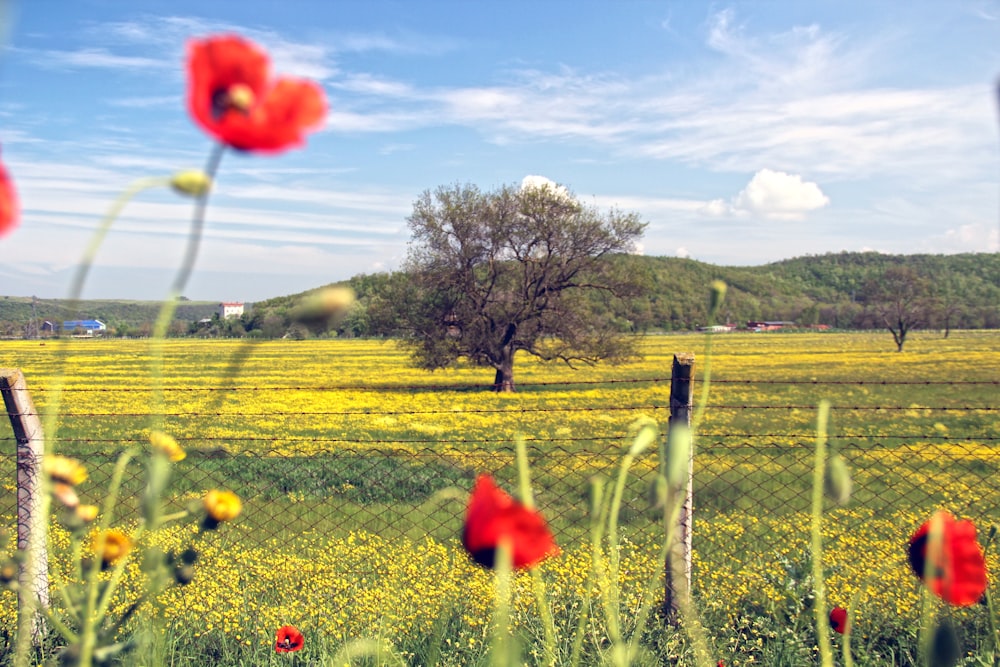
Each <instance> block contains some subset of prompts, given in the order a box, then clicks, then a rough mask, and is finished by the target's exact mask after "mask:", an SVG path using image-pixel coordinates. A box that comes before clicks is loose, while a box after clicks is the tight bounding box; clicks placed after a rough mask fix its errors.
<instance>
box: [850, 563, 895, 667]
mask: <svg viewBox="0 0 1000 667" xmlns="http://www.w3.org/2000/svg"><path fill="white" fill-rule="evenodd" d="M899 565H900V563H899V561H897V560H887V561H885V562H884V563H882V566H881V567H880V568H879V569H877V570H875V572H874V574H870V575H868V576H867V577H865V578H864V580H862V582H861V586H860V587H859V588H858V590H856V591H854V595H852V596H851V602H850V604H849V606H848V608H847V631H846V632H845V633H844V642H843V650H842V659H843V661H844V667H853V666H854V656H853V655H851V637H852V636H853V634H854V617H855V615H856V614H857V612H858V606H859V603H860V601H861V598H862V597H863V596H864V595H865V594H867V592H868V587H869V586H870V585H871V582H873V581H882V580H883V578H884V577H885V574H886V573H887V572H888V571H889V570H891V569H893V568H896V567H899Z"/></svg>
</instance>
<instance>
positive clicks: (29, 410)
mask: <svg viewBox="0 0 1000 667" xmlns="http://www.w3.org/2000/svg"><path fill="white" fill-rule="evenodd" d="M0 393H2V394H3V403H4V406H5V407H6V409H7V416H8V417H9V418H10V425H11V426H12V427H13V429H14V439H15V440H16V441H17V548H18V549H19V550H21V551H23V552H24V553H25V556H26V558H25V560H24V562H22V563H21V567H20V571H19V573H18V583H19V584H20V586H19V589H18V609H19V612H18V613H19V614H20V613H21V612H23V611H24V610H25V609H27V608H28V605H33V606H32V608H34V609H36V610H38V611H37V612H36V614H35V618H34V622H33V625H32V637H33V638H34V639H38V638H39V637H40V636H41V634H42V629H43V620H42V615H41V611H40V609H41V608H43V607H48V605H49V557H48V548H47V547H46V536H45V531H46V529H47V528H48V522H47V521H46V517H44V516H42V491H43V489H42V477H41V475H42V455H43V452H44V451H45V443H44V438H43V436H42V421H41V420H40V419H39V418H38V413H37V412H36V411H35V406H34V403H33V402H32V400H31V394H29V393H28V385H27V383H26V382H25V381H24V375H23V374H22V373H21V371H20V369H17V368H0ZM32 592H33V593H34V594H35V596H36V597H35V601H34V602H32V601H29V600H28V598H27V596H28V595H29V594H30V593H32ZM34 605H37V606H34Z"/></svg>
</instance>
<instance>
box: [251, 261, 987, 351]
mask: <svg viewBox="0 0 1000 667" xmlns="http://www.w3.org/2000/svg"><path fill="white" fill-rule="evenodd" d="M610 261H614V262H619V263H622V264H623V265H624V267H625V268H626V269H627V270H628V271H631V272H633V273H635V274H638V275H639V276H640V277H641V279H642V281H643V283H644V285H645V289H644V290H643V293H642V294H641V295H640V296H638V297H636V298H632V299H629V300H627V301H625V302H618V303H614V302H604V301H601V302H596V301H595V302H594V303H593V304H591V305H592V308H593V313H594V316H595V317H606V318H613V319H614V320H616V321H617V322H618V323H619V325H620V327H621V328H622V329H623V330H630V331H636V332H647V331H680V330H690V329H694V328H696V327H699V326H703V325H705V324H706V323H707V318H708V285H709V283H710V282H711V281H712V280H716V279H720V280H723V281H725V282H726V283H727V285H728V286H729V290H728V294H727V297H726V301H725V306H724V308H723V311H722V318H721V319H723V320H725V321H726V322H728V323H732V324H737V325H742V324H745V323H746V321H748V320H781V321H789V322H795V323H797V324H799V325H802V326H809V325H815V324H825V325H828V326H830V327H833V328H871V327H876V328H881V326H882V323H881V322H879V321H875V320H874V319H873V317H872V314H871V312H870V311H869V309H867V308H866V296H867V295H866V290H868V288H870V286H871V285H872V284H873V283H877V282H878V280H879V278H880V276H882V275H883V274H884V273H885V271H886V270H887V269H888V268H889V267H893V266H906V267H909V268H910V269H912V270H913V272H914V273H915V274H916V275H917V276H919V277H920V279H921V289H922V290H923V291H924V294H923V296H922V300H923V304H922V305H923V307H924V308H925V310H926V321H925V323H924V325H923V328H945V327H950V328H998V327H1000V254H997V253H976V254H962V255H883V254H880V253H846V252H845V253H836V254H827V255H818V256H808V257H799V258H795V259H789V260H784V261H781V262H775V263H772V264H765V265H761V266H748V267H730V266H715V265H712V264H706V263H704V262H698V261H695V260H691V259H681V258H673V257H645V256H638V255H619V256H616V257H613V258H611V260H610ZM406 280H407V276H406V275H405V274H403V273H392V274H389V273H379V274H372V275H361V276H355V277H354V278H352V279H350V280H348V281H344V282H342V283H338V284H346V285H350V286H351V287H352V288H354V290H355V291H356V292H357V295H358V303H357V304H356V306H355V308H354V309H353V310H352V312H351V313H350V314H349V315H348V317H347V318H346V319H344V320H343V321H341V322H340V323H339V324H338V325H337V333H338V335H347V336H392V335H395V334H396V333H398V321H397V314H396V313H395V311H394V304H393V303H392V300H391V298H390V297H389V295H390V294H391V293H392V286H393V284H394V283H395V282H398V281H403V282H405V281H406ZM301 297H302V295H290V296H285V297H279V298H276V299H270V300H267V301H263V302H260V303H258V304H256V305H255V307H254V312H253V315H252V317H251V319H250V321H248V322H247V324H249V325H250V328H251V329H253V328H259V326H257V325H259V324H262V323H263V322H265V321H267V322H269V324H270V327H271V328H272V329H278V328H280V327H281V326H294V325H293V324H292V323H291V322H290V321H289V319H288V313H289V311H290V310H291V309H292V308H293V307H294V306H295V304H297V303H298V301H299V300H300V299H301ZM946 319H947V322H945V320H946Z"/></svg>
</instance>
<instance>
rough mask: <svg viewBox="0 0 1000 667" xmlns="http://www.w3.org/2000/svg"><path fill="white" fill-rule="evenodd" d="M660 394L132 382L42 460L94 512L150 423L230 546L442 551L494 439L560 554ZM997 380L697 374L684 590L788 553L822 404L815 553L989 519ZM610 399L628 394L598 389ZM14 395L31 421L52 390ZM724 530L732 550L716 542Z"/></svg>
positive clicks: (5, 434)
mask: <svg viewBox="0 0 1000 667" xmlns="http://www.w3.org/2000/svg"><path fill="white" fill-rule="evenodd" d="M669 383H670V378H669V377H655V378H641V379H630V378H625V379H612V380H601V381H599V382H593V383H590V382H582V381H574V382H538V383H526V384H522V385H519V387H518V389H519V392H520V393H519V394H518V395H517V396H518V397H519V398H518V399H517V401H518V402H516V403H514V402H511V401H510V400H507V401H497V400H494V399H493V397H492V396H491V395H488V394H487V390H488V389H489V387H488V386H484V385H440V384H438V385H431V384H412V385H398V384H397V385H390V384H377V383H375V384H372V385H365V386H361V385H357V384H347V385H335V384H330V385H309V384H302V385H283V386H277V385H274V386H247V385H244V386H240V385H235V384H234V385H233V386H229V385H219V386H200V387H198V386H196V387H184V386H175V387H166V388H164V389H163V390H162V394H163V396H164V398H163V400H162V406H161V407H160V408H159V409H153V408H151V407H150V406H152V405H154V404H155V401H154V400H152V399H151V397H153V396H154V390H153V389H152V388H150V387H137V386H114V387H108V386H102V387H93V388H91V387H66V388H64V389H62V390H60V391H61V395H62V397H63V400H62V408H61V410H60V414H59V416H58V424H59V437H58V443H57V446H58V449H59V451H60V453H63V454H67V455H71V456H74V457H77V458H79V459H81V460H82V461H83V462H84V463H85V464H86V465H87V468H88V470H89V471H90V481H88V483H87V487H86V488H85V489H81V491H82V492H83V493H84V495H87V494H90V497H89V498H85V501H89V502H96V501H97V500H99V498H100V493H101V490H102V489H104V488H106V486H107V483H108V481H109V478H110V475H111V471H112V468H113V466H114V462H115V459H116V457H117V455H118V453H119V452H120V451H121V450H122V449H123V448H125V447H127V446H129V445H133V444H142V443H145V442H147V435H146V434H147V433H148V431H149V428H150V425H151V424H154V425H157V426H158V427H160V428H163V429H164V430H166V431H167V432H169V433H171V434H172V435H174V436H175V437H176V439H177V440H178V442H179V443H180V444H181V445H182V446H183V447H184V448H185V450H186V451H187V452H188V456H187V458H186V459H185V460H183V461H181V462H179V463H178V464H176V468H175V473H174V479H173V485H172V494H173V495H172V499H171V502H172V503H173V504H174V505H175V506H177V507H182V506H183V505H184V504H185V503H186V502H187V501H189V500H190V499H192V498H196V497H198V496H200V495H201V494H202V493H203V492H204V491H205V490H208V489H211V488H228V489H231V490H233V491H235V492H236V493H238V494H239V495H240V496H241V497H242V498H244V500H245V504H246V508H245V512H244V514H243V516H242V517H241V518H240V520H239V522H238V524H237V525H238V526H242V529H243V531H244V532H243V533H242V534H243V535H244V536H245V539H250V540H258V541H260V540H265V539H276V540H286V541H287V540H288V539H289V538H291V537H294V536H296V535H304V534H323V535H328V536H330V538H331V539H334V538H337V537H339V536H346V535H348V534H350V533H352V532H357V531H367V532H372V533H377V534H378V535H380V536H382V537H384V538H386V539H388V540H396V539H413V540H416V539H421V538H424V537H427V536H429V537H431V538H434V539H437V540H441V541H452V542H453V541H455V540H457V536H458V535H459V534H460V530H461V522H462V518H463V513H464V507H462V506H461V505H460V504H457V503H454V502H439V492H440V491H442V490H443V489H447V488H452V487H456V488H459V489H462V490H468V489H469V488H470V487H471V485H472V480H473V479H474V477H475V475H476V474H478V473H480V472H490V473H492V474H493V475H494V476H495V477H496V478H497V479H498V481H499V482H500V484H501V485H502V486H505V487H506V488H508V489H514V488H516V480H517V471H516V466H515V460H514V450H513V443H514V442H515V440H516V439H517V438H518V437H523V439H524V440H525V442H526V445H527V450H528V455H529V459H530V461H531V467H532V475H533V482H534V485H535V489H536V494H537V503H538V505H539V508H540V510H541V511H542V512H543V513H544V515H545V516H546V517H547V519H548V520H549V521H550V522H551V524H552V525H553V527H554V529H555V531H556V532H557V535H559V540H560V542H561V543H562V544H563V545H564V546H565V545H571V544H574V543H582V542H583V541H584V540H586V539H587V535H588V532H589V522H590V517H589V515H588V500H587V497H588V489H589V486H590V480H591V479H592V478H594V477H595V476H603V477H606V478H610V477H612V476H613V475H615V474H616V472H617V469H618V466H619V465H620V463H621V460H622V454H623V451H624V450H623V447H627V445H628V440H627V424H628V423H629V422H630V421H631V420H632V419H634V418H635V416H636V415H639V414H644V415H649V416H652V417H653V418H654V419H655V420H657V422H659V423H660V424H661V428H663V429H664V430H665V429H666V424H667V419H668V417H669V414H670V413H669V409H670V400H669ZM695 384H696V386H697V384H698V380H697V379H696V382H695ZM998 384H1000V381H993V380H989V381H967V382H964V381H953V380H947V379H938V378H934V379H929V380H915V381H896V382H892V381H883V380H872V379H858V380H853V381H852V380H834V381H830V380H826V381H820V380H798V379H789V380H781V379H773V378H762V379H756V378H721V379H713V380H712V386H713V397H712V400H711V401H710V402H709V403H708V404H707V405H705V406H702V407H700V408H699V410H700V411H701V412H700V413H699V414H700V417H698V418H697V419H696V420H699V423H698V428H697V435H696V443H695V444H696V453H695V458H694V477H693V493H694V509H693V517H694V524H693V540H692V543H693V551H694V554H695V579H694V584H695V587H696V588H697V587H698V585H699V584H698V582H699V579H698V573H699V569H704V568H707V567H709V565H708V564H709V563H711V564H712V567H719V564H720V563H728V565H726V567H728V568H729V570H730V571H731V572H733V573H737V572H738V571H739V568H741V567H752V566H753V564H754V562H755V561H757V560H759V559H761V558H763V557H764V556H765V554H766V553H767V552H768V551H771V550H774V549H775V548H776V544H778V543H779V542H782V541H785V540H787V533H786V532H785V528H783V527H785V526H787V525H789V524H790V523H793V524H795V525H798V526H799V528H800V532H801V533H802V536H803V539H805V534H806V532H807V531H806V529H805V526H804V525H803V523H802V521H803V517H804V516H807V515H808V512H809V507H810V502H811V493H812V488H811V480H812V471H813V465H814V450H815V442H816V434H815V430H814V429H813V428H812V423H813V421H814V420H815V411H816V407H815V406H816V402H817V398H818V397H825V398H828V399H829V400H831V402H832V419H833V424H834V425H835V428H834V430H833V432H832V434H831V436H832V439H831V443H832V446H833V448H834V449H835V450H837V451H839V452H840V453H841V455H842V456H843V457H844V458H845V460H846V462H847V464H848V466H849V468H850V470H851V471H852V476H853V481H854V492H853V497H852V502H851V505H850V507H849V508H848V509H843V510H837V509H832V508H831V513H832V515H833V516H834V517H835V519H836V520H835V522H834V524H835V528H832V529H831V532H830V535H829V539H830V544H831V547H832V548H837V545H839V544H841V545H846V544H849V543H850V537H851V535H852V534H853V533H855V532H856V531H858V530H860V529H861V528H862V527H863V526H864V525H865V524H866V522H870V521H871V520H872V519H873V518H876V517H877V518H882V519H884V518H887V517H890V518H892V520H893V521H895V522H896V524H898V525H897V529H898V531H899V535H900V536H901V537H900V540H901V544H902V542H903V541H905V538H906V537H907V536H908V535H909V533H910V532H912V530H913V529H914V528H915V527H916V525H917V524H914V523H913V521H914V520H915V517H920V516H925V515H929V513H930V512H931V511H932V510H933V509H936V508H945V509H949V510H950V511H952V512H953V513H954V514H956V515H959V516H963V517H966V518H970V519H973V520H974V521H976V522H977V523H978V524H979V525H981V526H989V525H992V524H995V523H997V522H998V521H1000V484H998V483H997V480H998V479H1000V477H998V473H1000V444H998V440H1000V426H998V422H1000V419H998V418H1000V408H998V407H997V406H996V405H993V404H992V400H991V397H992V396H993V395H994V394H993V392H994V390H995V388H996V386H997V385H998ZM636 387H642V388H643V389H642V391H641V392H635V391H633V389H634V388H636ZM619 388H628V390H629V391H628V392H626V393H620V394H614V393H610V394H609V393H608V392H607V391H604V390H608V391H612V392H613V391H614V390H616V389H619ZM594 389H597V390H598V391H596V392H595V391H592V390H594ZM880 389H886V390H888V391H887V393H886V394H885V395H880V394H879V393H878V391H877V390H880ZM32 391H33V394H34V395H35V402H36V403H37V404H39V405H41V406H42V407H40V408H39V409H38V412H37V415H38V416H39V417H40V418H41V419H43V420H44V419H45V418H46V417H47V416H48V415H47V413H46V407H44V406H45V405H46V404H52V403H53V401H52V400H51V395H52V394H53V393H54V390H53V389H46V388H44V387H43V388H33V390H32ZM696 395H697V391H696ZM416 396H423V397H425V399H426V400H422V401H417V400H415V398H414V397H416ZM470 397H471V398H470ZM467 399H468V400H467ZM765 399H766V400H765ZM904 401H905V402H904ZM129 406H132V407H129ZM15 444H16V443H15V442H14V438H13V436H12V435H11V434H10V431H9V430H8V429H7V427H5V426H4V427H0V453H2V455H0V475H2V479H3V480H5V481H4V493H3V494H2V497H0V512H2V514H3V515H4V516H7V517H13V516H14V513H15V510H16V507H15V504H16V496H15V493H14V487H13V480H14V478H15V468H16V464H17V461H16V458H15V455H14V452H15ZM658 466H659V461H658V460H657V456H656V454H655V453H653V454H650V455H648V456H646V457H644V458H643V459H641V460H640V461H638V462H637V463H636V465H635V466H634V468H633V471H632V475H631V476H630V477H629V481H628V483H627V486H626V491H625V495H624V499H623V508H622V514H621V521H622V531H623V534H624V535H625V536H626V537H627V538H628V539H631V540H633V541H637V542H641V541H643V540H647V539H655V537H656V536H657V535H661V534H662V521H663V517H662V511H661V510H657V509H653V508H651V507H650V501H649V498H650V496H649V488H650V486H651V485H652V484H653V481H654V477H655V475H656V473H657V470H658ZM144 485H145V473H144V470H143V468H142V466H141V465H140V464H139V463H135V464H132V465H130V467H129V468H128V474H127V475H126V480H125V485H124V493H123V498H124V510H126V512H127V510H128V509H129V508H133V509H134V508H137V507H138V503H139V501H138V498H139V497H140V496H141V493H142V489H143V487H144ZM91 490H92V491H91ZM733 526H739V535H740V538H739V540H727V539H726V538H725V536H726V535H731V534H732V527H733ZM901 549H902V547H901Z"/></svg>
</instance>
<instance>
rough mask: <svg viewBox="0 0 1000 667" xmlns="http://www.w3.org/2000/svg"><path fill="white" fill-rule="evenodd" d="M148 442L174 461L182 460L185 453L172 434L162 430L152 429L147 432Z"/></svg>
mask: <svg viewBox="0 0 1000 667" xmlns="http://www.w3.org/2000/svg"><path fill="white" fill-rule="evenodd" d="M149 442H150V443H151V444H152V445H153V448H154V449H158V450H160V451H161V452H163V453H164V454H166V455H167V458H169V459H170V460H171V461H173V462H174V463H176V462H178V461H183V460H184V457H185V456H187V453H186V452H185V451H184V450H183V449H182V448H181V446H180V445H178V444H177V441H176V440H174V438H173V436H171V435H168V434H166V433H164V432H163V431H153V432H152V433H150V434H149Z"/></svg>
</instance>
